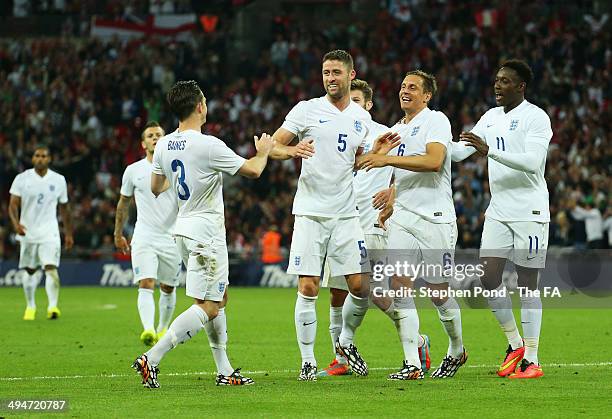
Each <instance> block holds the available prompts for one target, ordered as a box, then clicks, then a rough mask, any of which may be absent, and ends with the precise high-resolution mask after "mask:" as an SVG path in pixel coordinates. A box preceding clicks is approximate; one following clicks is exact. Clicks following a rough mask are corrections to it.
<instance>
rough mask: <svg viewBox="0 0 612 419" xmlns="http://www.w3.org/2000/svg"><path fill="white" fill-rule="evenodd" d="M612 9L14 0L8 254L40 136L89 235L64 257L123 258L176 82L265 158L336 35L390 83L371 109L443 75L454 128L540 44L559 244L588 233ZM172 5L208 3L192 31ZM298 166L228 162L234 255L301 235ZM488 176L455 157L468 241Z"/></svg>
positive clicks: (9, 51) (1, 180) (6, 16)
mask: <svg viewBox="0 0 612 419" xmlns="http://www.w3.org/2000/svg"><path fill="white" fill-rule="evenodd" d="M608 9H609V2H608V1H607V0H599V1H586V0H585V1H572V2H564V1H537V2H535V1H466V2H464V1H433V0H430V1H419V0H409V1H357V0H355V1H341V0H337V1H307V0H303V1H291V2H290V1H278V0H275V1H246V0H243V1H240V0H233V1H202V2H199V1H193V2H191V1H180V0H179V1H156V0H151V1H145V0H142V1H138V0H134V1H101V0H96V1H93V0H86V1H74V0H57V1H53V0H49V1H24V0H14V1H3V2H2V6H1V8H0V15H1V16H2V17H0V150H1V151H0V191H1V198H0V214H1V216H0V260H2V259H4V260H14V259H16V258H17V256H18V249H17V246H16V242H15V239H14V232H13V230H12V227H11V225H10V221H9V218H8V208H7V207H8V198H9V194H8V190H9V187H10V184H11V182H12V181H13V179H14V177H15V176H16V175H17V174H18V173H19V172H21V171H23V170H25V169H28V168H30V167H31V164H30V157H31V154H32V151H33V146H34V145H35V144H39V143H44V144H47V145H49V146H50V148H51V151H52V154H53V162H52V165H51V168H52V169H53V170H56V171H58V172H59V173H61V174H63V175H64V176H65V177H66V179H67V181H68V185H69V198H70V201H71V204H72V210H73V218H74V235H75V242H76V245H75V248H74V249H73V250H72V251H70V252H68V253H65V254H64V255H63V260H66V259H68V258H77V259H78V258H82V259H102V260H106V259H112V258H114V257H115V256H116V255H115V249H114V246H113V240H112V234H113V226H114V215H115V206H116V203H117V200H118V193H119V187H120V183H121V175H122V173H123V170H124V169H125V167H126V166H127V165H128V164H130V163H132V162H134V161H136V160H138V159H140V158H141V157H142V153H141V148H140V139H139V134H140V131H141V129H142V127H143V126H144V124H145V123H146V122H147V121H148V120H158V121H159V122H160V123H161V125H162V126H163V127H164V129H165V130H166V132H169V131H171V130H173V129H174V128H175V126H176V124H177V121H175V120H173V118H172V116H171V115H170V114H169V112H168V109H167V106H166V103H165V100H164V93H165V92H166V91H167V90H168V89H169V87H170V86H171V85H172V83H173V82H174V81H176V80H180V79H195V80H197V81H198V83H199V84H200V86H201V87H202V89H203V91H204V94H205V95H206V96H207V99H208V109H209V113H208V123H207V124H206V126H205V131H206V132H207V133H210V134H213V135H215V136H218V137H219V138H221V139H223V140H224V141H225V142H226V143H227V144H228V145H229V146H230V147H231V148H233V149H234V150H236V151H237V152H238V153H239V154H241V155H243V156H250V155H252V154H253V153H254V148H253V146H252V137H253V135H254V134H259V133H261V132H268V133H270V134H272V133H273V132H274V130H275V129H276V128H277V127H279V126H280V125H281V123H282V121H283V119H284V116H285V115H286V113H287V112H288V111H289V110H290V109H291V107H292V106H293V105H294V104H295V103H297V102H298V101H299V100H302V99H307V98H311V97H315V96H320V95H322V94H323V89H322V86H321V75H320V65H321V64H320V62H321V57H322V56H323V54H324V53H325V52H327V51H329V50H331V49H334V48H342V49H348V50H349V51H350V52H351V53H352V54H353V57H354V58H355V67H356V71H357V77H358V78H361V79H364V80H367V81H368V82H369V83H370V84H371V86H372V87H373V88H374V92H375V98H374V102H375V105H374V110H373V117H374V119H375V120H376V121H378V122H381V123H384V124H387V125H393V124H394V123H395V122H396V121H397V120H398V119H399V117H400V109H399V106H398V100H397V90H398V85H399V83H400V81H401V79H402V78H403V74H404V73H405V72H406V71H407V70H410V69H415V68H420V69H423V70H425V71H428V72H431V73H433V74H435V75H436V77H437V79H438V84H439V95H438V96H437V97H436V98H434V100H433V103H432V104H431V107H432V108H434V109H438V110H441V111H443V112H444V113H445V114H446V115H447V116H448V117H449V118H450V120H451V123H452V127H453V133H454V134H455V138H457V136H458V134H459V132H461V131H462V130H468V129H469V128H470V127H472V126H473V124H474V123H475V122H476V121H477V119H478V118H479V117H480V115H482V114H483V113H484V112H485V111H486V110H487V109H488V108H489V107H491V106H494V102H493V95H492V76H493V74H494V72H495V69H496V67H497V66H498V64H499V63H500V62H501V61H502V60H503V59H507V58H512V57H516V58H522V59H525V60H527V61H528V62H529V64H530V65H531V66H532V68H533V70H534V73H535V82H534V83H533V85H532V86H529V89H528V93H527V98H528V100H530V101H532V102H534V103H536V104H537V105H539V106H541V107H543V108H544V109H545V110H546V111H547V112H548V113H549V115H550V117H551V120H552V124H553V131H554V136H553V139H552V143H551V146H550V148H549V154H548V163H547V169H546V178H547V181H548V187H549V191H550V202H551V224H550V246H551V247H552V246H560V247H576V248H580V247H585V246H586V242H587V237H586V233H585V226H584V222H583V221H579V220H576V219H574V218H573V217H572V214H571V208H572V206H573V203H574V202H576V203H578V204H579V205H582V206H584V207H587V208H589V207H594V208H597V209H598V210H599V212H600V215H601V217H602V218H603V219H604V220H605V219H609V218H610V217H612V194H611V193H610V192H611V186H612V183H611V180H610V179H611V178H610V169H611V165H612V159H611V151H610V143H611V141H610V140H611V138H612V126H611V122H610V121H611V118H610V113H611V109H610V92H612V85H611V83H612V78H611V77H610V72H611V70H612V50H611V49H610V45H612V42H611V39H610V33H611V31H610V20H609V17H608V16H609V15H608V14H607V12H609V10H608ZM168 12H172V13H175V14H190V13H193V19H192V20H191V23H192V24H193V25H192V26H193V29H190V30H187V31H179V32H177V35H178V36H176V37H174V36H170V37H168V36H158V35H155V34H154V30H153V29H151V28H152V27H155V23H151V22H155V19H158V18H159V17H160V15H163V14H164V13H166V14H167V13H168ZM152 14H153V15H155V14H157V16H152ZM95 22H98V23H95ZM100 22H111V27H112V25H115V24H116V25H118V26H119V27H131V28H134V27H138V26H139V25H140V26H143V25H144V26H145V27H147V25H149V26H148V28H149V29H143V31H145V32H144V33H145V34H146V36H144V37H138V38H132V39H129V40H128V39H122V38H119V37H116V36H115V37H99V36H97V35H96V30H95V29H96V27H97V25H98V24H99V23H100ZM329 22H334V23H333V24H330V23H329ZM147 31H148V32H147ZM137 32H138V30H137ZM298 174H299V161H287V162H273V163H272V164H270V165H269V167H268V168H267V169H266V171H265V172H264V174H263V175H262V178H261V179H259V180H255V181H252V180H247V179H238V178H236V179H230V178H229V177H227V176H226V177H225V184H224V187H225V208H226V227H227V239H228V245H229V249H230V252H231V255H232V259H233V260H251V259H257V258H259V244H258V243H259V240H260V239H261V237H262V235H263V234H264V233H265V232H266V230H267V229H268V228H269V227H270V226H271V225H273V224H274V225H277V226H278V229H279V231H280V233H281V234H282V244H283V246H284V247H286V248H288V246H289V241H290V239H291V231H292V225H293V218H292V216H291V205H292V200H293V195H294V192H295V186H296V182H297V178H298ZM486 179H487V174H486V164H485V161H484V160H483V159H472V160H470V161H469V162H468V163H467V164H461V165H453V192H454V196H455V205H456V210H457V217H458V227H459V240H458V247H461V248H477V247H478V246H479V240H480V233H481V231H482V224H483V212H484V209H485V208H486V206H487V203H488V200H489V192H488V184H487V181H486ZM132 218H133V217H132ZM132 222H133V220H132ZM131 225H132V226H133V224H131ZM128 230H129V228H128ZM128 233H129V231H128ZM608 240H609V238H608V237H606V236H604V247H605V246H608Z"/></svg>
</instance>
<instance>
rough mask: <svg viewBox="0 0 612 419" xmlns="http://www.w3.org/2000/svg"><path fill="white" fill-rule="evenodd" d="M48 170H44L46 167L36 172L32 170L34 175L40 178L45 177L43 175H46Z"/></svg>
mask: <svg viewBox="0 0 612 419" xmlns="http://www.w3.org/2000/svg"><path fill="white" fill-rule="evenodd" d="M48 170H49V169H48V168H46V167H45V168H44V169H41V170H38V169H36V168H34V171H35V172H36V174H37V175H38V176H40V177H45V175H46V174H47V171H48Z"/></svg>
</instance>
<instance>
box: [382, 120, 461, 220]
mask: <svg viewBox="0 0 612 419" xmlns="http://www.w3.org/2000/svg"><path fill="white" fill-rule="evenodd" d="M391 131H392V132H397V133H398V134H400V136H401V141H402V142H401V144H400V145H399V146H398V147H397V148H395V149H393V150H392V151H391V152H390V153H394V152H395V154H396V155H398V156H422V155H425V154H426V152H427V144H429V143H440V144H442V145H444V147H446V150H447V151H446V157H445V158H444V162H443V163H442V167H441V168H440V171H438V172H413V171H410V170H405V169H398V168H395V170H394V173H395V187H396V190H397V195H396V198H395V204H396V205H400V206H402V207H403V208H404V209H405V210H408V211H410V212H413V213H415V214H418V215H419V216H421V217H422V218H424V219H426V220H428V221H430V222H432V223H451V222H453V221H455V220H456V218H457V217H456V216H455V206H454V203H453V192H452V189H451V151H450V142H451V141H452V139H453V134H452V132H451V124H450V121H449V120H448V118H447V117H446V115H444V114H443V113H442V112H439V111H432V110H431V109H429V108H425V109H423V110H422V111H421V112H419V113H418V114H417V115H416V116H415V117H414V118H412V120H411V121H410V122H409V123H407V124H403V123H399V122H398V123H397V124H395V125H394V126H393V127H392V128H391Z"/></svg>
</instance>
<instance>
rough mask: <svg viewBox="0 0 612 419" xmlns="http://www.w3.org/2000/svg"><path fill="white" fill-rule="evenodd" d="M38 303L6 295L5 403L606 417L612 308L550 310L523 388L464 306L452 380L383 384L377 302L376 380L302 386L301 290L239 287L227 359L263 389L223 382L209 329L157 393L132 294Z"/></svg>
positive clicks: (498, 340) (94, 292)
mask: <svg viewBox="0 0 612 419" xmlns="http://www.w3.org/2000/svg"><path fill="white" fill-rule="evenodd" d="M178 292H179V294H178V295H179V298H178V300H177V309H176V314H178V313H180V312H181V311H183V310H184V309H185V308H186V307H188V306H189V304H190V301H189V299H188V298H187V297H185V295H184V292H185V290H184V288H181V289H179V290H178ZM156 299H157V293H156ZM37 300H38V307H39V309H38V315H37V319H36V321H34V322H25V321H23V320H21V316H22V315H23V310H24V301H23V295H22V290H21V289H17V288H9V289H2V290H1V291H0V307H2V310H1V313H2V315H1V316H0V330H2V345H1V346H0V347H1V349H0V359H1V362H0V399H5V400H6V399H28V398H30V399H32V398H37V399H40V398H43V399H66V400H68V401H69V410H68V411H66V412H64V413H63V414H53V417H58V416H62V415H66V416H70V417H163V418H169V417H185V416H186V417H204V416H210V417H241V416H246V417H253V416H254V417H279V416H281V417H332V416H335V417H349V416H350V417H360V416H361V417H365V416H379V417H398V418H399V417H410V416H413V415H414V416H416V417H454V418H456V417H478V416H480V417H487V418H489V417H543V416H555V417H562V416H566V417H567V416H569V417H576V416H582V417H597V416H599V417H609V415H610V412H611V407H612V402H611V398H610V394H612V374H611V373H612V362H611V361H612V352H611V351H610V348H612V336H610V333H611V332H610V331H611V330H612V310H605V309H592V310H586V309H581V310H578V309H565V310H561V309H554V310H548V311H545V312H544V320H543V328H542V337H541V340H540V361H541V362H542V364H543V366H544V372H545V376H544V377H543V378H542V379H539V380H526V381H518V382H515V381H511V380H508V379H500V378H498V377H497V376H496V375H494V369H495V367H496V365H497V364H498V363H499V361H501V359H500V358H501V356H502V353H503V351H504V349H505V346H506V344H505V338H504V336H503V334H502V332H501V331H500V330H499V327H498V326H497V323H496V322H495V320H494V318H493V316H492V315H491V313H490V312H489V311H488V310H473V309H470V310H464V311H463V330H464V340H465V345H466V348H467V350H468V352H469V360H468V363H467V364H466V366H465V367H463V368H461V369H460V370H459V372H458V374H457V375H456V376H455V378H454V379H451V380H445V381H434V380H432V379H430V378H426V379H425V380H422V381H411V382H391V381H387V379H386V377H387V374H388V373H389V372H391V370H392V369H397V368H398V367H399V366H400V364H401V359H402V353H401V348H400V345H399V342H398V338H397V334H396V331H395V328H394V326H393V325H392V323H391V322H390V321H389V320H388V319H387V318H386V317H385V316H384V315H383V314H382V313H380V312H378V311H377V310H370V312H369V313H368V315H367V316H366V318H365V321H364V323H363V325H362V327H361V329H360V330H359V331H358V334H357V338H356V343H357V345H358V346H359V349H360V352H361V353H362V355H363V356H364V358H365V359H366V360H367V361H368V364H369V366H370V369H371V371H370V375H369V376H368V377H366V378H363V377H356V376H349V377H338V378H333V379H321V380H319V381H317V382H307V383H304V382H298V381H297V380H296V378H297V375H298V367H299V364H300V360H299V352H298V348H297V344H296V342H295V329H294V325H293V307H294V302H295V290H290V289H261V288H232V289H230V302H229V306H228V309H227V315H228V330H229V339H230V341H229V345H228V349H229V356H230V359H231V361H232V364H233V366H234V367H242V368H243V371H244V372H245V375H249V376H251V377H253V378H254V379H255V381H256V384H255V385H254V386H250V387H215V385H214V375H213V373H214V363H213V359H212V355H211V353H210V349H209V347H208V342H207V339H206V334H205V333H204V332H201V333H200V334H199V335H198V336H196V337H195V338H194V339H192V340H191V341H189V342H187V343H186V344H184V345H180V346H179V347H178V348H176V349H174V350H173V351H171V352H170V353H169V354H168V355H167V356H166V358H165V359H164V360H163V361H162V363H161V365H160V370H161V372H160V375H159V381H160V384H161V388H160V389H157V390H149V389H144V388H143V387H142V386H141V384H140V379H139V376H137V374H136V373H135V372H134V371H133V370H132V369H131V368H130V365H131V363H132V361H133V360H134V358H136V356H137V355H139V354H140V353H142V352H143V351H144V349H145V348H144V346H143V345H142V344H141V343H140V341H139V340H138V337H139V334H140V332H141V330H140V322H139V319H138V313H137V309H136V290H135V289H110V288H93V287H91V288H88V287H87V288H86V287H83V288H81V287H73V288H70V287H65V288H63V289H62V291H61V295H60V308H61V310H62V317H61V318H60V319H59V320H57V321H48V320H46V319H45V316H44V314H45V313H44V312H45V306H46V300H45V297H44V290H43V289H42V287H39V289H38V292H37ZM317 305H318V315H319V323H318V334H317V343H316V355H317V360H318V363H319V366H320V367H325V366H326V365H327V364H328V363H329V361H331V359H332V354H331V343H330V338H329V333H328V331H327V327H328V318H329V316H328V312H329V311H328V307H329V302H328V292H327V290H322V292H321V296H320V298H319V301H318V304H317ZM420 320H421V330H422V331H423V332H424V333H427V334H429V336H430V337H431V341H432V363H434V364H437V363H438V362H439V361H440V359H441V358H442V356H443V355H444V353H445V350H446V346H447V341H446V338H445V336H444V332H443V330H442V326H441V325H440V323H439V321H438V319H437V313H436V312H435V311H434V310H429V309H428V310H420ZM19 415H21V416H24V414H23V413H20V414H19ZM1 416H7V417H12V416H14V413H11V412H8V411H6V410H5V411H0V417H1Z"/></svg>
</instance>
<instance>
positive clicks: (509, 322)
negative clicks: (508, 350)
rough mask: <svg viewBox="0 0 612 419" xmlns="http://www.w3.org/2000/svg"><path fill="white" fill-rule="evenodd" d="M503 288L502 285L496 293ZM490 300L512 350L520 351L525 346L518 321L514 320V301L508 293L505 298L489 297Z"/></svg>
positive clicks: (492, 310)
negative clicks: (517, 325) (517, 324)
mask: <svg viewBox="0 0 612 419" xmlns="http://www.w3.org/2000/svg"><path fill="white" fill-rule="evenodd" d="M503 287H504V285H503V284H502V285H500V286H499V287H498V288H497V289H496V291H499V290H501V289H502V288H503ZM488 300H489V306H490V307H491V312H492V313H493V315H494V316H495V318H496V319H497V321H498V322H499V325H500V326H501V329H502V331H503V332H504V333H505V335H506V337H507V338H508V343H509V344H510V346H512V349H518V348H520V347H521V346H523V340H522V339H521V335H520V334H519V331H518V328H517V327H516V320H514V313H513V312H512V300H511V299H510V295H508V292H506V296H505V297H489V298H488Z"/></svg>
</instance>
